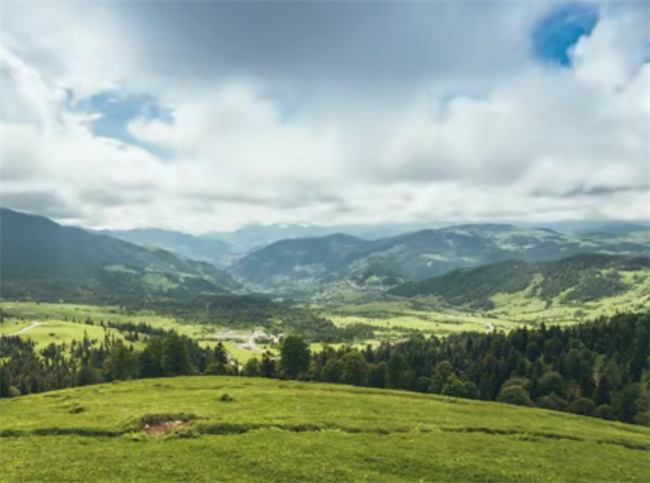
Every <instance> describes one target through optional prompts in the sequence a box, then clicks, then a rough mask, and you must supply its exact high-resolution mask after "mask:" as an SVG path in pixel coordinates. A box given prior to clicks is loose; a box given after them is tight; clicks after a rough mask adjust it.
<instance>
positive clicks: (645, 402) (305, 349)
mask: <svg viewBox="0 0 650 483" xmlns="http://www.w3.org/2000/svg"><path fill="white" fill-rule="evenodd" d="M649 326H650V317H649V316H648V314H647V313H643V314H618V315H615V316H613V317H611V318H610V319H606V318H600V319H598V320H595V321H593V322H588V323H584V324H579V325H575V326H570V327H559V326H551V327H546V325H545V324H543V323H542V324H540V326H539V328H536V329H529V328H526V327H524V328H521V329H516V330H513V331H511V332H509V333H508V334H504V333H490V334H482V333H471V332H469V333H459V334H455V335H450V336H448V337H446V338H437V337H430V338H425V337H424V336H422V335H415V336H413V337H411V338H409V339H407V340H404V341H401V342H395V343H388V342H383V343H381V344H380V345H378V346H375V347H373V346H370V345H369V346H367V347H366V348H365V349H363V350H358V349H355V348H352V347H342V348H339V349H334V348H332V347H329V346H327V345H326V346H324V347H323V349H322V350H320V351H314V352H312V351H310V350H309V345H308V344H307V342H306V341H305V340H304V339H303V338H301V337H298V336H288V337H286V338H285V339H284V340H283V343H282V345H281V347H280V355H279V357H275V356H273V355H272V354H270V353H268V352H267V353H265V354H263V356H262V358H261V360H260V359H257V358H252V359H250V360H249V361H248V362H247V363H246V364H245V365H241V364H239V363H238V361H236V360H235V359H233V358H232V357H230V356H229V354H228V352H227V351H226V350H225V348H224V346H223V345H222V344H221V343H219V344H217V345H216V346H215V347H214V348H207V347H201V346H200V345H199V344H198V343H197V342H196V341H193V340H191V339H189V338H187V337H184V336H180V335H178V334H176V333H175V332H168V333H165V334H164V335H162V336H160V335H153V336H149V337H148V339H147V343H146V346H145V348H144V349H143V350H142V351H136V350H135V349H134V348H133V346H127V345H126V344H124V343H123V342H122V341H120V340H117V339H116V338H113V337H111V336H110V335H108V334H107V335H106V336H105V338H104V340H103V341H93V340H89V339H88V338H87V337H85V338H84V339H83V340H82V341H81V342H73V343H72V344H70V345H69V346H66V345H65V344H62V345H55V344H50V345H49V346H48V347H47V348H45V349H43V350H41V351H38V352H37V351H36V349H35V345H34V343H33V342H31V341H29V340H23V339H20V338H18V337H2V338H0V360H3V361H5V362H4V363H3V364H2V366H1V367H0V397H12V396H18V395H21V394H29V393H34V392H41V391H48V390H52V389H59V388H63V387H71V386H81V385H86V384H93V383H100V382H110V381H113V380H125V379H137V378H149V377H162V376H177V375H188V374H213V375H243V376H250V377H269V378H283V379H297V380H304V381H319V382H329V383H343V384H351V385H356V386H369V387H377V388H391V389H402V390H410V391H417V392H423V393H433V394H442V395H446V396H452V397H461V398H469V399H481V400H486V401H499V402H504V403H509V404H517V405H523V406H531V407H533V406H536V407H541V408H546V409H553V410H559V411H568V412H572V413H575V414H581V415H585V416H594V417H599V418H603V419H610V420H619V421H623V422H626V423H635V424H645V425H649V424H650V415H649V406H650V402H649V399H650V398H649V396H648V378H649V375H648V373H649V363H650V354H649V351H650V349H649V344H648V340H649V336H650V330H649V328H650V327H649Z"/></svg>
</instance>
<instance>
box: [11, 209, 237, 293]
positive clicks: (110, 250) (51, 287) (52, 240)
mask: <svg viewBox="0 0 650 483" xmlns="http://www.w3.org/2000/svg"><path fill="white" fill-rule="evenodd" d="M0 246H1V247H2V250H1V251H0V264H1V265H2V297H3V298H4V299H25V298H33V299H36V300H41V301H47V300H59V299H63V300H66V301H76V300H100V301H105V300H106V297H110V299H111V301H115V302H119V301H120V300H125V299H128V298H137V297H146V296H150V295H167V296H186V295H196V294H201V293H225V292H227V291H228V290H232V289H236V288H238V287H239V286H240V284H239V283H238V282H236V281H235V280H234V279H233V278H232V277H231V276H230V275H228V274H227V273H225V272H223V271H221V270H219V269H217V268H216V267H214V266H213V265H210V264H208V263H205V262H195V261H191V260H181V259H180V258H178V257H177V256H175V255H173V254H172V253H169V252H167V251H164V250H150V249H147V248H144V247H140V246H137V245H133V244H131V243H127V242H124V241H122V240H117V239H115V238H110V237H107V236H103V235H97V234H93V233H89V232H87V231H85V230H82V229H79V228H73V227H65V226H61V225H59V224H57V223H55V222H53V221H52V220H49V219H47V218H44V217H40V216H33V215H27V214H24V213H19V212H15V211H11V210H8V209H1V211H0Z"/></svg>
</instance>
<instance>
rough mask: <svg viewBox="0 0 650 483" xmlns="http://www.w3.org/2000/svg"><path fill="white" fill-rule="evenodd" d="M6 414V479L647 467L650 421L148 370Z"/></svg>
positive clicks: (599, 477)
mask: <svg viewBox="0 0 650 483" xmlns="http://www.w3.org/2000/svg"><path fill="white" fill-rule="evenodd" d="M225 394H227V395H228V396H229V397H224V395H225ZM0 414H1V415H2V418H1V419H0V431H1V432H0V436H2V437H1V438H0V453H1V459H0V481H2V482H18V481H39V482H45V481H52V482H63V481H84V482H99V481H101V482H104V481H106V482H109V481H197V482H198V481H201V482H202V481H206V482H207V481H286V482H292V481H349V482H355V481H526V482H536V481H540V482H542V481H550V482H556V481H589V482H593V481H639V482H647V481H648V480H649V479H650V467H649V466H648V462H649V456H650V452H648V441H649V437H650V432H649V430H648V428H643V427H638V426H630V425H625V424H621V423H613V422H607V421H602V420H597V419H593V418H584V417H579V416H574V415H569V414H563V413H557V412H550V411H544V410H539V409H526V408H519V407H514V406H507V405H501V404H497V403H487V402H478V401H469V400H460V399H453V398H444V397H438V396H433V395H420V394H415V393H406V392H400V391H386V390H374V389H368V388H354V387H348V386H342V385H326V384H313V383H300V382H287V381H278V380H266V379H244V378H233V377H207V376H203V377H183V378H171V379H155V380H154V379H148V380H140V381H129V382H121V383H112V384H104V385H98V386H88V387H84V388H75V389H67V390H62V391H55V392H50V393H44V394H39V395H31V396H26V397H19V398H15V399H10V400H3V401H1V402H0ZM166 421H167V422H166ZM173 421H176V423H172V422H173ZM146 424H149V425H150V426H149V427H148V428H147V427H146V426H145V425H146ZM171 424H179V425H180V426H179V427H177V428H176V429H170V430H169V431H168V432H167V433H166V434H164V435H162V436H161V437H154V436H151V435H148V434H147V433H152V432H153V430H154V429H160V430H161V431H160V432H161V433H162V429H163V428H164V427H165V425H171Z"/></svg>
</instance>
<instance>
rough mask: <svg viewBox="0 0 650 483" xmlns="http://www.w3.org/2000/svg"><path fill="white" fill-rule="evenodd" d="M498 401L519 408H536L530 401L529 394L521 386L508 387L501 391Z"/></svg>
mask: <svg viewBox="0 0 650 483" xmlns="http://www.w3.org/2000/svg"><path fill="white" fill-rule="evenodd" d="M497 401H499V402H503V403H507V404H516V405H517V406H534V405H535V404H534V403H533V401H532V400H531V399H530V396H529V395H528V392H527V391H526V390H525V389H524V388H523V387H521V386H516V385H514V386H508V387H505V388H503V389H501V392H499V397H497Z"/></svg>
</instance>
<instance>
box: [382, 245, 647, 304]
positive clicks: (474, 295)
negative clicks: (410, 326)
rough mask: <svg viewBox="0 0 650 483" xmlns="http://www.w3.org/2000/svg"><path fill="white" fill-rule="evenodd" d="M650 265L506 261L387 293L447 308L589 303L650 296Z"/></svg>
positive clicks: (625, 259)
mask: <svg viewBox="0 0 650 483" xmlns="http://www.w3.org/2000/svg"><path fill="white" fill-rule="evenodd" d="M649 282H650V265H649V261H648V259H647V258H646V257H632V256H624V255H604V254H580V255H574V256H572V257H568V258H565V259H562V260H557V261H551V262H538V263H530V262H523V261H515V260H509V261H505V262H499V263H493V264H489V265H484V266H481V267H476V268H466V269H459V270H455V271H453V272H450V273H447V274H445V275H442V276H439V277H433V278H429V279H427V280H423V281H420V282H407V283H404V284H402V285H398V286H397V287H394V288H392V289H390V290H389V291H388V294H389V295H398V296H403V297H415V296H435V297H440V298H441V299H443V300H444V301H446V302H448V303H449V304H451V305H456V306H468V307H470V308H472V307H473V308H490V305H491V304H490V298H491V297H494V296H496V295H498V294H515V293H519V292H521V293H522V295H523V296H525V297H526V298H529V299H534V298H538V299H541V300H543V301H553V300H559V301H560V302H564V303H566V302H578V303H580V302H592V301H595V300H598V299H601V298H604V297H613V296H617V295H620V294H622V293H625V292H627V291H630V290H635V289H638V288H639V287H647V294H646V295H650V283H649Z"/></svg>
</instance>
